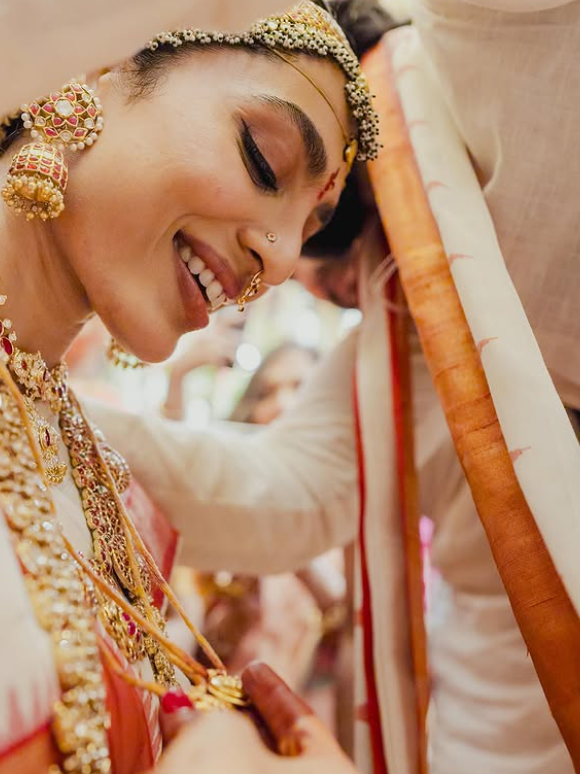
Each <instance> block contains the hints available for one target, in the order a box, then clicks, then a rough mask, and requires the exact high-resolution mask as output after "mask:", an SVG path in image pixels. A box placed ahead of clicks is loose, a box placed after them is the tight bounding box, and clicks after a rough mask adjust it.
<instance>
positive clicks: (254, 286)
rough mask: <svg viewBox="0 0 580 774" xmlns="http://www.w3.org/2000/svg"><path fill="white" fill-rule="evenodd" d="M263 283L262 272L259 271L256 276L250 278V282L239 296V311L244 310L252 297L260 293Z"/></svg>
mask: <svg viewBox="0 0 580 774" xmlns="http://www.w3.org/2000/svg"><path fill="white" fill-rule="evenodd" d="M261 284H262V272H261V271H259V272H258V273H257V274H254V276H253V277H252V279H251V280H250V284H249V285H248V287H247V288H246V289H245V290H244V292H243V293H242V295H241V296H240V297H239V298H238V312H243V311H244V309H245V306H246V304H247V303H248V301H249V300H250V299H251V298H254V296H257V295H258V291H259V290H260V285H261Z"/></svg>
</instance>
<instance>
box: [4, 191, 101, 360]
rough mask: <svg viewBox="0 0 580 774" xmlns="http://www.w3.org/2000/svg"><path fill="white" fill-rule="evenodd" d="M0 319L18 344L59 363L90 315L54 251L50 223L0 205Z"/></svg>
mask: <svg viewBox="0 0 580 774" xmlns="http://www.w3.org/2000/svg"><path fill="white" fill-rule="evenodd" d="M0 295H5V296H7V301H6V303H5V305H4V306H2V307H0V318H1V319H5V318H9V319H10V320H11V321H12V329H13V330H14V332H15V333H16V335H17V337H18V340H17V345H18V347H19V348H20V349H22V350H25V351H27V352H37V351H38V352H40V353H41V355H42V357H43V358H44V359H45V361H46V363H47V364H48V366H49V367H52V366H54V365H55V364H56V363H58V362H59V361H60V360H61V359H62V357H63V355H64V353H65V352H66V350H67V349H68V347H69V346H70V344H71V343H72V341H73V339H74V338H75V336H76V335H77V333H78V332H79V331H80V329H81V328H82V326H83V324H84V322H85V321H86V319H87V318H88V317H89V316H90V307H89V304H88V300H87V298H86V295H85V292H84V289H83V287H82V286H81V284H80V282H79V280H78V278H77V276H76V275H75V273H74V272H73V270H72V267H71V266H70V264H69V263H68V261H67V260H66V259H65V258H64V257H63V255H62V254H61V252H60V251H59V250H58V248H57V246H56V244H55V240H54V234H53V229H52V227H51V224H50V222H48V223H44V222H42V221H36V220H35V221H32V222H30V221H27V220H26V219H25V218H23V217H17V216H16V215H15V214H14V213H12V212H10V210H8V208H7V207H5V206H4V205H3V203H0Z"/></svg>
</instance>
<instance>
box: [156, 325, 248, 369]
mask: <svg viewBox="0 0 580 774" xmlns="http://www.w3.org/2000/svg"><path fill="white" fill-rule="evenodd" d="M234 314H235V313H234ZM238 318H240V319H238ZM242 328H243V319H242V318H241V317H240V315H237V317H235V316H234V315H233V314H223V313H220V314H219V315H217V316H216V317H215V319H214V320H212V322H211V323H210V325H209V326H208V327H207V328H206V329H205V330H203V331H196V333H195V334H194V335H192V336H191V337H190V340H189V341H188V344H187V347H186V348H185V349H184V351H183V353H182V354H180V355H179V356H178V357H176V358H175V359H174V360H173V361H172V363H171V376H172V378H175V379H176V380H179V379H183V378H184V377H185V376H187V374H188V373H190V372H191V371H193V370H194V369H195V368H200V367H201V366H205V365H212V366H218V367H219V366H231V365H232V364H233V362H234V359H235V356H236V350H237V348H238V346H239V344H240V342H241V334H242Z"/></svg>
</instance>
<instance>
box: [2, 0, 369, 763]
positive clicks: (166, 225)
mask: <svg viewBox="0 0 580 774" xmlns="http://www.w3.org/2000/svg"><path fill="white" fill-rule="evenodd" d="M8 5H9V6H11V7H9V8H8V9H7V11H6V18H7V21H8V25H7V24H4V25H3V30H2V33H1V36H2V38H4V37H6V38H7V39H10V40H12V39H13V38H15V37H17V36H18V35H19V33H20V31H21V30H24V31H25V32H26V30H29V32H30V35H29V38H28V39H27V40H28V44H29V45H28V51H29V52H31V51H33V50H34V46H33V45H31V43H34V42H35V41H38V47H39V48H38V50H39V51H43V50H45V49H46V40H45V39H44V37H45V34H46V36H47V37H48V39H49V41H50V40H51V39H52V43H53V48H54V52H53V53H54V57H53V59H50V57H49V58H48V59H47V68H43V66H42V61H41V60H40V59H38V58H36V60H35V66H34V67H33V68H31V67H30V64H29V63H28V62H27V64H26V66H23V68H22V71H21V72H20V71H19V70H17V71H16V72H15V74H14V77H13V78H11V79H9V80H10V82H9V83H6V88H5V89H4V87H3V91H4V92H5V93H4V94H3V95H0V96H1V98H2V99H3V100H4V104H5V105H6V107H10V106H9V105H8V104H7V101H8V100H11V99H13V97H14V93H15V88H16V87H18V88H19V89H21V93H20V97H19V100H20V101H21V102H23V104H22V105H21V107H20V108H19V109H18V110H16V111H12V112H10V114H9V115H7V117H6V118H5V119H4V120H3V121H2V130H3V131H2V138H1V140H2V141H1V146H0V147H1V151H2V156H1V157H0V165H1V166H2V173H3V174H4V175H5V178H6V183H5V185H4V188H3V198H4V201H5V202H6V204H7V205H8V206H7V207H4V206H2V212H1V214H0V233H1V235H2V245H3V249H2V252H1V255H0V304H1V311H0V314H1V323H0V348H1V349H0V352H1V353H2V358H3V361H4V362H3V363H2V364H1V365H0V507H1V508H2V512H3V515H4V517H5V518H4V519H3V520H2V523H1V524H0V530H1V532H0V553H1V566H2V574H3V583H2V592H1V593H2V602H3V604H2V620H3V631H4V637H5V641H4V655H5V658H4V659H3V660H2V665H1V666H0V717H1V719H2V722H1V723H0V728H1V729H2V730H1V731H0V772H1V773H2V774H4V772H14V771H18V772H19V773H21V774H29V773H30V774H33V773H34V774H36V772H45V771H47V770H48V768H49V766H52V767H53V768H52V769H51V771H53V772H60V771H63V772H79V773H82V774H92V773H93V772H95V773H96V772H108V771H113V772H115V774H132V773H133V772H141V771H143V770H145V769H147V768H150V767H151V766H153V765H154V764H155V763H156V761H157V760H158V759H159V756H160V755H161V751H162V740H161V733H160V727H159V720H158V716H159V712H158V708H159V699H161V703H162V704H163V706H164V708H165V709H166V710H175V709H176V708H179V707H180V706H187V707H190V706H191V705H194V706H196V707H198V708H213V707H215V706H219V707H222V706H229V707H231V706H234V705H236V706H239V705H240V704H244V703H245V702H246V696H245V695H244V693H243V691H242V689H241V685H240V684H239V683H238V681H237V680H236V679H234V678H231V677H229V676H227V675H226V674H225V673H224V670H223V668H222V665H221V662H220V661H219V658H218V656H217V655H216V654H215V653H214V652H213V650H212V649H211V646H210V645H209V643H205V642H203V640H202V645H203V646H204V648H205V650H206V653H207V654H208V657H209V658H210V660H211V661H212V663H213V665H214V669H213V670H206V669H204V668H203V667H201V665H199V664H197V663H196V662H194V661H193V660H192V659H191V658H189V657H188V656H187V655H186V654H185V653H183V652H181V651H180V650H179V649H178V648H177V647H175V646H174V645H173V644H172V643H171V642H170V641H169V640H168V639H167V637H166V635H165V626H164V619H163V615H162V613H161V609H162V604H163V601H164V599H168V600H169V601H170V602H171V603H172V604H175V605H176V606H178V602H177V600H175V598H174V596H173V594H172V592H171V589H170V588H169V587H168V585H167V583H166V582H165V580H164V573H167V572H168V571H169V570H170V561H167V559H168V557H170V556H171V550H170V544H171V542H172V540H173V536H163V537H160V536H159V535H155V536H154V537H151V535H152V534H153V533H152V532H151V530H149V532H147V529H146V525H142V524H141V522H140V516H139V513H137V512H135V513H132V514H131V515H129V513H128V511H127V506H126V504H125V502H124V500H123V497H122V495H123V492H124V491H125V490H126V489H127V488H128V486H129V482H130V471H129V470H128V468H127V466H126V464H125V463H124V461H123V460H122V458H121V457H120V456H119V455H118V454H116V453H115V452H114V451H113V450H112V449H110V448H109V447H108V446H107V444H106V442H105V440H104V439H103V437H102V436H101V434H100V433H99V432H98V430H96V429H95V428H94V427H93V426H92V425H91V424H89V422H88V421H87V419H86V417H85V415H84V413H83V411H82V409H81V407H80V405H79V403H78V402H77V400H76V398H75V396H74V394H73V393H72V391H71V390H70V388H69V386H68V376H67V368H66V365H65V363H64V362H63V357H64V354H65V352H66V350H67V348H68V347H69V346H70V344H71V342H72V341H73V339H74V337H75V336H76V334H77V333H78V332H79V331H80V329H81V328H82V326H83V324H84V322H85V321H86V320H87V319H88V318H89V317H90V316H91V315H92V314H94V313H97V314H98V315H99V316H100V317H101V319H102V320H103V322H104V323H105V325H106V326H107V328H108V329H109V331H110V333H111V334H112V336H113V337H114V340H115V343H114V346H113V350H114V352H115V353H116V354H117V357H118V358H120V359H121V360H127V358H130V357H133V356H135V357H137V358H140V359H142V360H145V361H150V362H154V361H159V360H163V359H165V358H166V357H167V356H168V355H169V354H170V353H171V352H172V350H173V348H174V346H175V344H176V342H177V340H178V339H179V337H180V336H181V335H182V334H183V333H186V332H187V331H192V330H197V329H200V328H203V327H204V326H205V325H207V323H208V315H210V314H211V313H212V312H213V311H214V310H215V309H217V308H219V307H220V306H222V305H224V304H229V303H238V304H239V305H240V306H242V307H243V305H244V304H245V303H247V302H248V301H250V300H251V299H253V298H255V297H257V296H258V295H260V294H261V293H262V292H264V291H265V290H266V289H267V288H268V287H269V286H272V285H278V284H280V283H281V282H283V281H284V280H285V279H286V278H287V277H288V276H289V275H290V274H291V273H292V270H293V268H294V266H295V263H296V260H297V258H298V256H299V254H300V248H301V245H302V244H303V242H304V241H305V240H306V239H308V238H309V237H310V236H311V235H312V234H314V233H315V232H316V231H317V230H318V229H320V228H321V226H323V225H324V224H325V223H326V222H327V220H328V219H329V218H330V217H331V215H332V212H333V209H334V207H335V206H336V203H337V200H338V197H339V195H340V191H341V188H342V186H343V184H344V180H345V178H346V175H347V174H348V171H349V168H350V166H351V165H352V162H353V161H354V159H355V157H358V158H359V159H366V158H371V157H373V155H374V153H375V151H376V131H377V129H376V119H375V116H374V112H373V110H372V107H371V103H370V95H369V93H368V89H367V87H366V83H365V81H364V79H363V78H362V76H361V74H360V70H359V67H358V63H357V61H356V58H355V56H354V54H353V53H352V51H351V49H350V47H349V45H348V43H347V41H346V39H345V38H344V36H343V34H342V33H341V31H340V29H339V28H338V26H337V25H336V24H335V23H334V22H333V20H332V19H331V17H330V16H329V15H328V14H326V13H325V11H323V10H321V8H320V7H318V6H317V5H315V4H314V3H311V2H303V3H301V4H300V5H299V6H296V7H295V8H294V9H292V10H291V11H289V12H287V13H286V14H283V15H281V16H275V17H270V18H268V19H267V20H265V21H262V22H257V23H255V24H254V25H253V26H252V27H251V28H249V31H248V32H247V33H231V34H224V33H219V34H218V33H206V32H201V31H200V30H198V29H194V28H191V27H186V28H181V29H177V30H176V31H174V32H170V33H169V32H163V33H161V34H158V35H157V36H156V37H154V38H152V40H151V41H150V43H149V44H148V45H147V46H146V47H145V48H143V49H142V50H141V51H140V52H139V53H137V54H136V55H134V56H132V57H130V58H127V59H125V60H124V61H123V63H122V64H121V65H119V66H116V67H112V68H111V67H104V66H105V65H107V64H110V62H111V61H112V60H111V59H109V60H108V59H107V58H108V57H109V56H111V57H112V56H113V53H112V52H114V55H115V60H117V59H119V54H120V43H119V41H120V40H121V39H123V40H125V42H126V47H125V48H124V53H125V54H129V53H130V51H131V47H132V45H133V44H134V42H135V41H134V34H135V32H134V29H133V27H134V28H135V29H139V30H141V29H143V30H145V29H147V30H148V34H149V33H150V32H152V29H154V27H153V24H154V23H155V24H157V23H158V22H159V21H160V20H159V19H157V18H156V17H157V16H158V15H160V14H161V11H160V10H159V8H160V6H159V5H158V4H153V3H149V4H148V5H149V6H151V8H148V7H147V6H145V7H144V6H143V4H142V3H141V4H139V7H138V9H137V3H135V2H130V3H125V4H124V5H123V13H120V12H119V11H118V9H117V7H115V8H114V9H113V7H112V6H113V4H112V3H111V4H110V5H111V9H108V12H109V13H110V19H109V22H110V23H109V24H107V23H106V21H107V20H106V18H101V17H100V18H99V19H95V12H93V11H86V15H87V18H86V21H87V22H88V25H86V26H85V24H83V19H82V18H74V17H72V16H70V15H66V14H65V13H64V12H61V17H60V18H58V17H57V18H55V17H54V16H53V17H52V18H51V20H50V25H49V27H46V28H45V30H43V29H41V26H42V25H41V24H40V22H42V13H44V12H45V11H43V10H42V8H41V6H42V5H43V4H42V3H38V2H35V0H32V2H31V3H28V4H27V5H26V6H23V5H21V4H18V9H16V6H17V4H16V3H12V4H8ZM153 5H155V6H156V8H155V9H154V8H153ZM190 5H191V4H188V3H181V4H180V3H178V2H173V3H171V4H168V5H167V6H164V7H163V12H164V13H166V16H165V19H166V20H167V22H171V21H172V14H173V19H176V18H177V16H178V15H179V14H181V18H183V16H184V15H185V14H186V10H187V7H189V6H190ZM206 5H207V4H206ZM29 6H33V7H32V8H30V7H29ZM36 6H38V8H36ZM221 6H222V7H223V6H224V4H221ZM231 6H232V9H233V8H234V6H235V7H236V9H237V10H236V11H232V15H231V17H230V18H229V19H225V20H223V26H224V28H228V29H232V28H233V29H239V27H238V21H239V17H238V18H236V16H235V14H236V13H238V14H240V13H241V10H240V8H239V6H240V4H237V3H231ZM271 6H272V4H268V3H266V2H262V3H259V2H254V3H253V4H250V10H252V12H255V13H256V14H258V13H260V12H262V11H264V10H268V8H270V7H271ZM129 10H132V11H133V13H132V14H129V13H128V12H129ZM222 10H223V8H222ZM31 11H32V13H31ZM35 12H36V15H35ZM105 12H107V8H106V7H105ZM248 12H249V9H248V6H247V5H246V13H248ZM82 13H85V12H84V11H83V12H82ZM82 13H80V14H79V16H82ZM100 13H101V16H102V14H103V10H102V9H101V11H100ZM204 13H205V17H204V16H203V14H204ZM192 15H195V14H192ZM129 16H132V17H135V19H136V21H135V25H132V19H130V18H129ZM207 16H208V10H207V8H206V9H205V10H204V11H202V13H201V14H200V18H202V19H204V18H206V17H207ZM196 21H197V20H196V18H189V19H188V24H191V23H192V22H196ZM91 25H92V26H91ZM166 26H169V24H167V23H166ZM93 32H94V35H93ZM65 33H67V34H69V35H72V36H73V37H76V38H77V42H78V41H80V40H82V38H83V36H84V35H86V36H87V38H90V41H87V47H86V50H83V47H82V46H80V47H79V46H72V47H71V48H70V52H69V50H68V49H67V48H66V46H65V45H64V38H65V37H66V35H65ZM107 36H108V37H107ZM20 39H21V38H20ZM95 39H96V41H97V42H98V41H99V40H100V42H101V43H102V52H103V53H102V56H101V58H99V55H98V52H97V50H96V48H95V50H94V51H93V48H94V47H95V45H96V44H95ZM73 49H74V50H80V51H81V53H80V54H79V60H78V62H77V61H74V57H73V54H72V51H73ZM3 50H4V51H6V50H8V51H9V50H10V48H8V49H6V48H4V49H3ZM91 57H92V59H91ZM69 58H70V61H69ZM65 62H66V65H67V67H68V68H69V70H70V71H75V70H78V69H79V65H81V66H83V65H85V66H86V65H88V64H90V65H91V66H94V75H93V76H87V77H86V79H79V80H70V81H67V82H66V83H65V84H64V85H62V86H60V87H58V86H57V84H55V83H52V84H51V85H49V87H48V88H49V89H50V88H52V89H53V90H52V91H48V92H47V93H46V94H45V95H44V96H43V97H39V96H38V94H39V93H41V92H40V88H41V87H42V88H44V87H45V86H46V85H47V77H48V76H49V75H50V73H51V72H52V73H53V74H55V73H57V72H59V68H62V66H63V64H64V63H65ZM51 68H52V69H51ZM69 176H70V180H69V179H68V178H69ZM129 353H130V354H129ZM135 525H136V526H135ZM142 526H143V529H141V527H142ZM160 568H161V569H160ZM162 571H163V572H162ZM197 636H198V637H199V635H197ZM200 639H202V638H200ZM272 681H274V682H272ZM273 688H275V690H274V689H273ZM246 689H247V692H248V694H249V695H250V696H251V697H252V698H253V699H254V705H255V706H256V707H257V708H258V709H259V710H260V712H261V714H262V717H263V720H264V721H265V722H266V725H268V726H269V730H270V731H271V732H272V733H274V735H278V734H277V729H279V728H280V726H279V724H278V725H277V723H278V720H279V717H280V713H281V714H282V716H284V717H286V718H287V717H290V716H289V715H288V712H290V710H289V709H288V707H289V706H290V705H291V704H292V701H293V699H292V698H291V697H290V698H288V694H287V693H286V689H285V688H284V687H283V686H281V685H280V684H279V683H278V682H277V681H276V678H275V677H272V676H271V675H270V674H269V673H267V671H266V672H263V671H262V672H261V671H260V670H257V672H256V670H254V671H253V672H252V673H251V674H250V676H249V677H248V679H247V683H246ZM264 695H265V696H266V699H264ZM288 702H289V703H288ZM293 712H294V710H293ZM302 713H303V710H296V712H294V714H292V713H290V714H291V716H292V717H294V716H296V717H298V716H299V715H301V714H302ZM177 714H179V713H177ZM270 718H274V720H273V721H271V722H270V720H269V719H270ZM276 718H278V720H276ZM304 722H306V726H304V727H303V726H300V724H303V723H304ZM223 723H225V724H226V726H227V727H230V726H231V729H232V734H234V735H235V734H241V735H242V736H245V735H247V734H248V733H249V732H248V730H247V727H246V726H247V724H246V723H245V722H243V723H242V724H241V725H240V722H239V720H238V718H231V719H229V720H223V719H222V720H220V719H216V720H212V721H210V726H206V728H207V732H204V733H203V734H202V737H201V738H202V739H206V740H210V741H207V744H208V745H209V747H210V748H211V750H212V751H213V753H215V754H217V755H218V756H219V755H222V754H224V751H222V750H220V751H216V748H215V747H214V745H213V743H212V741H211V740H213V737H212V733H213V734H215V735H216V740H217V737H219V734H220V733H221V731H220V729H222V728H223V727H222V726H221V725H220V724H223ZM312 723H313V721H311V720H308V719H307V720H306V721H303V720H302V721H299V723H298V725H299V726H300V727H301V729H302V730H301V732H300V733H301V735H302V740H303V744H302V747H303V748H305V750H306V752H307V754H306V757H305V758H304V766H305V767H306V768H305V769H304V770H307V769H308V770H311V769H312V763H313V761H314V759H311V760H310V763H309V762H308V760H307V759H308V754H309V753H308V750H310V753H311V754H313V755H314V756H315V757H316V756H317V757H316V761H317V765H319V766H320V765H321V764H322V763H324V762H325V761H326V762H328V765H329V767H332V770H333V771H338V770H339V769H340V767H341V766H345V767H347V770H348V764H346V763H345V762H343V760H342V759H341V758H340V756H339V754H338V753H337V752H336V750H335V748H334V747H333V746H332V743H331V742H330V741H329V740H328V739H326V737H325V736H324V734H323V733H322V732H321V731H319V730H317V729H318V726H317V725H316V723H314V726H312ZM196 726H197V724H196ZM199 728H200V729H201V728H203V724H200V725H199ZM312 728H314V730H313V731H312V734H313V736H312V739H315V738H316V739H318V742H316V741H312V740H311V738H310V737H309V736H308V734H309V733H310V732H309V730H308V729H312ZM240 729H241V730H240ZM227 733H229V731H228V732H227ZM284 733H285V732H284ZM278 736H279V735H278ZM199 739H200V737H199V731H198V732H195V733H194V732H193V731H192V733H191V734H190V735H189V736H188V737H183V738H182V739H181V740H178V742H177V744H176V746H175V748H174V749H173V750H170V753H169V757H168V758H167V759H162V762H161V763H160V764H159V766H160V768H159V771H160V772H161V771H163V772H174V771H178V770H179V771H182V770H183V766H184V765H185V763H186V762H189V761H190V760H191V755H192V750H193V749H196V750H199V749H200V741H199ZM252 739H253V737H252ZM305 740H306V741H305ZM309 740H310V741H309ZM278 741H279V742H280V739H279V740H278ZM282 741H284V742H285V743H286V744H291V742H288V740H282ZM203 744H205V743H201V745H202V747H203ZM294 744H298V743H297V742H296V741H295V742H294ZM317 745H318V746H317ZM218 747H219V742H218ZM249 748H252V744H250V745H249ZM252 749H254V751H256V750H257V751H258V752H257V753H256V754H257V755H258V758H260V761H261V762H258V760H256V761H255V762H254V763H255V765H254V763H252V761H251V758H248V765H250V766H252V770H258V769H259V766H264V765H265V766H266V768H265V769H263V770H272V771H274V770H276V768H275V767H277V766H287V765H293V766H294V767H295V768H296V766H297V765H298V766H299V765H301V764H300V762H292V763H287V762H286V761H284V760H283V759H278V758H276V757H274V756H272V755H270V753H268V752H267V751H266V749H265V748H264V749H262V748H261V747H260V746H259V745H257V744H254V745H253V748H252ZM213 753H212V754H213ZM200 755H201V753H200ZM264 756H266V757H265V758H264ZM201 759H202V760H206V768H207V767H208V766H207V761H209V759H208V758H207V756H206V758H204V756H203V755H201ZM265 761H267V763H265ZM220 765H221V763H220V761H219V760H218V759H217V758H216V759H215V761H214V764H212V767H211V768H212V771H217V770H218V767H219V766H220ZM225 765H226V767H227V762H225ZM238 768H240V766H238Z"/></svg>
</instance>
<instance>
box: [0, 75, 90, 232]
mask: <svg viewBox="0 0 580 774" xmlns="http://www.w3.org/2000/svg"><path fill="white" fill-rule="evenodd" d="M20 118H21V119H22V122H23V124H24V128H25V129H27V130H29V131H30V136H31V139H32V140H33V142H31V143H28V144H27V145H25V146H24V147H23V148H21V149H20V150H19V151H18V153H16V154H15V156H14V157H13V159H12V163H11V164H10V169H9V170H8V177H7V179H6V183H5V185H4V187H3V189H2V197H3V198H4V201H5V202H6V204H7V205H8V206H9V207H11V208H12V209H13V210H14V212H16V213H17V214H20V213H24V214H25V215H26V217H27V219H28V220H32V219H33V218H36V217H39V218H40V219H41V220H49V219H50V218H58V216H59V215H60V213H61V212H62V211H63V210H64V195H65V192H66V187H67V184H68V166H67V163H66V160H65V157H64V153H63V151H64V150H65V149H68V150H71V151H82V150H84V149H85V148H88V147H90V146H91V145H93V144H94V143H95V142H96V140H97V139H98V137H99V133H100V132H101V130H102V128H103V123H104V122H103V117H102V109H101V103H100V101H99V98H98V97H97V96H95V94H94V92H93V90H92V89H90V88H89V87H88V86H87V85H86V84H81V83H77V82H76V81H71V82H70V83H67V84H65V85H64V86H63V87H62V89H61V90H60V91H55V92H52V93H51V94H50V96H48V97H43V98H42V99H38V100H35V101H34V102H31V103H30V104H29V105H23V106H22V114H21V116H20Z"/></svg>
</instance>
